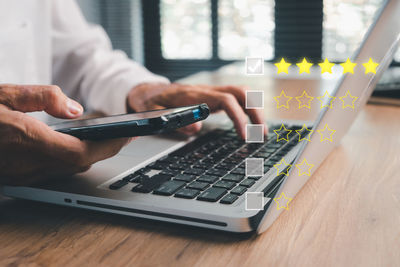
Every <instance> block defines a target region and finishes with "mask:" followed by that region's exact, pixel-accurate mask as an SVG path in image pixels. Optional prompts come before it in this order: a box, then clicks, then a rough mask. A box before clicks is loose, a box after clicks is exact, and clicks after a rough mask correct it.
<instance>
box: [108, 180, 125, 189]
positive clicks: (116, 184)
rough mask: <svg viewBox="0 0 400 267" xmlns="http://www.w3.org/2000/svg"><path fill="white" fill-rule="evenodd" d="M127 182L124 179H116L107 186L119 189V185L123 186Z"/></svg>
mask: <svg viewBox="0 0 400 267" xmlns="http://www.w3.org/2000/svg"><path fill="white" fill-rule="evenodd" d="M127 184H128V181H126V180H118V181H116V182H114V183H112V184H110V186H109V188H110V189H111V190H117V189H120V188H121V187H123V186H125V185H127Z"/></svg>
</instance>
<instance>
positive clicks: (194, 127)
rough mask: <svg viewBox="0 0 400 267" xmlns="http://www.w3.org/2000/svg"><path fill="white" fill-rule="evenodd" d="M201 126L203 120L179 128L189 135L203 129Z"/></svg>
mask: <svg viewBox="0 0 400 267" xmlns="http://www.w3.org/2000/svg"><path fill="white" fill-rule="evenodd" d="M201 127H202V123H201V121H198V122H195V123H193V124H190V125H188V126H185V127H183V128H180V129H178V131H179V132H182V133H184V134H187V135H192V134H196V133H198V132H199V131H200V130H201Z"/></svg>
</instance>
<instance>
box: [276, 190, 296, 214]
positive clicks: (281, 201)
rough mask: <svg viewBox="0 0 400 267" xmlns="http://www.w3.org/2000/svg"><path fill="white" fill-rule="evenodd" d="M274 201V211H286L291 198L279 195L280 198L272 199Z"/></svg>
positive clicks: (282, 194) (283, 194)
mask: <svg viewBox="0 0 400 267" xmlns="http://www.w3.org/2000/svg"><path fill="white" fill-rule="evenodd" d="M274 201H275V202H276V209H277V210H280V209H282V208H283V209H285V210H288V209H289V203H290V201H292V198H290V197H286V196H285V193H283V192H282V193H281V195H280V197H278V198H274Z"/></svg>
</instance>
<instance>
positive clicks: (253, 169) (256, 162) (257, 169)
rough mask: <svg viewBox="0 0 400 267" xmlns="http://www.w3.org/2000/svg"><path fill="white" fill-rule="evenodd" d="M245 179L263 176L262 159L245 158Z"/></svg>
mask: <svg viewBox="0 0 400 267" xmlns="http://www.w3.org/2000/svg"><path fill="white" fill-rule="evenodd" d="M245 173H246V177H247V176H251V177H256V176H263V175H264V159H263V158H246V161H245Z"/></svg>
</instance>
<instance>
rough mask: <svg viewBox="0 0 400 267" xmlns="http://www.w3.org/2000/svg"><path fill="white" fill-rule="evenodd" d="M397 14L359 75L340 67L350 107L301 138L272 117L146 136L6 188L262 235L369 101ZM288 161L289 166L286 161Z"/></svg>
mask: <svg viewBox="0 0 400 267" xmlns="http://www.w3.org/2000/svg"><path fill="white" fill-rule="evenodd" d="M399 16H400V1H397V0H389V1H387V3H386V4H385V5H384V6H383V7H382V9H381V10H380V12H379V14H378V15H377V19H376V20H375V22H374V23H373V25H372V26H371V28H370V30H369V31H368V33H367V34H366V37H365V39H364V41H363V43H362V45H361V47H360V48H359V50H358V51H357V53H356V54H355V56H354V57H353V58H352V61H353V62H356V63H357V67H356V71H355V73H354V74H346V75H343V77H341V79H340V81H339V82H338V84H337V86H336V88H335V90H334V91H333V92H332V93H331V95H332V96H335V97H337V98H338V97H340V96H344V95H345V94H346V92H347V91H348V90H349V91H350V92H351V95H352V96H357V97H358V99H357V101H356V102H355V106H354V109H343V108H342V105H341V102H339V101H338V102H336V104H334V105H333V107H332V108H328V107H325V108H323V109H321V112H320V114H319V116H318V119H317V120H316V121H315V122H313V123H306V126H307V127H309V129H311V128H312V129H313V132H312V133H311V134H310V135H308V137H309V138H310V139H309V140H310V141H308V140H306V139H307V138H305V139H304V140H302V141H299V138H298V135H297V134H295V132H296V130H297V131H298V133H299V135H300V134H301V133H304V132H301V129H302V127H303V124H304V122H293V121H291V122H289V121H287V122H286V121H284V122H278V123H275V124H274V123H272V124H270V127H271V130H270V131H271V133H270V134H269V136H268V137H269V138H266V139H265V141H264V142H262V143H246V142H244V141H242V140H240V139H239V138H238V137H237V135H236V133H235V132H234V131H233V130H232V128H231V126H229V125H228V126H226V125H219V126H218V127H217V128H215V127H214V128H213V127H208V129H207V130H205V131H204V133H203V134H202V135H199V136H197V137H193V138H190V139H189V140H178V139H176V138H174V137H172V136H151V137H143V138H140V139H138V140H137V141H134V142H133V143H132V144H131V145H129V146H128V147H126V148H124V149H123V150H122V151H121V153H119V154H118V155H117V156H115V157H113V158H111V159H108V160H104V161H102V162H99V163H96V164H95V165H93V167H92V168H91V169H90V170H89V171H87V172H85V173H82V174H78V175H75V176H73V177H64V178H62V177H54V179H49V180H47V181H46V182H42V183H40V184H36V185H34V186H29V187H14V186H3V187H2V188H1V192H2V193H3V194H4V195H7V196H10V197H16V198H22V199H30V200H36V201H43V202H48V203H54V204H60V205H66V206H70V207H77V208H85V209H92V210H97V211H103V212H109V213H117V214H123V215H128V216H135V217H142V218H147V219H153V220H161V221H168V222H174V223H180V224H187V225H193V226H198V227H205V228H212V229H218V230H223V231H230V232H251V231H253V232H257V233H261V232H263V231H265V230H266V229H267V228H268V227H269V226H270V225H271V224H272V223H273V222H274V221H275V220H276V219H277V217H278V216H279V214H280V213H281V212H282V211H284V210H286V208H287V207H288V206H285V204H279V201H281V200H285V199H286V200H288V199H291V198H294V197H295V195H296V193H297V192H298V191H299V190H300V189H301V188H302V186H303V185H304V184H305V183H306V182H307V180H308V179H309V178H310V177H311V175H312V173H313V172H314V171H315V170H316V169H317V168H318V166H319V165H320V164H321V163H322V162H323V161H324V159H325V158H326V157H327V155H328V154H329V153H330V152H331V151H332V149H333V148H334V147H335V146H337V145H338V144H339V142H340V139H341V138H342V136H343V135H344V134H345V133H346V132H347V130H348V129H349V127H350V126H351V124H352V122H353V121H354V120H355V118H356V116H357V114H358V112H359V111H360V110H361V109H362V108H363V106H364V105H365V103H366V101H367V100H368V98H369V96H370V95H371V92H372V90H373V88H374V86H375V84H376V82H377V80H379V78H380V76H381V75H382V73H383V71H384V70H385V69H386V68H387V67H388V65H389V64H390V62H391V61H392V57H393V54H394V52H395V50H396V49H397V47H398V41H399V33H400V20H399V19H398V17H399ZM370 58H372V59H373V61H374V62H378V63H379V66H378V68H377V71H376V74H371V73H369V74H364V71H363V67H362V64H363V63H365V62H367V61H368V60H369V59H370ZM282 123H283V124H284V125H285V127H286V128H287V129H289V130H292V133H291V134H290V135H289V139H288V140H287V141H286V140H281V141H279V142H277V139H276V135H275V133H274V132H273V131H272V130H274V129H275V130H277V129H279V128H280V127H281V124H282ZM325 125H328V126H329V129H334V130H335V132H334V135H333V139H332V140H331V141H327V140H324V141H323V142H321V135H320V134H319V133H317V131H318V130H320V129H323V128H324V126H325ZM303 130H304V129H303ZM246 158H263V159H264V160H263V161H262V162H263V166H264V167H263V169H264V170H263V175H253V174H251V173H250V174H249V173H247V174H246V168H245V165H246V163H245V162H246ZM282 159H283V160H284V162H285V163H287V164H288V165H286V164H279V163H282ZM304 160H306V162H307V163H309V164H313V166H314V167H313V168H311V169H309V170H307V173H306V174H305V173H301V172H299V171H298V170H297V169H296V168H295V167H294V166H296V164H301V163H303V161H304ZM289 164H290V165H289ZM290 166H292V167H290ZM260 196H261V198H260ZM250 199H251V201H254V200H257V199H262V202H260V203H261V207H259V208H251V207H249V203H250ZM253 204H254V203H253ZM256 204H257V203H256ZM280 205H282V206H280ZM286 205H287V203H286ZM282 207H284V208H282ZM289 207H290V205H289ZM287 212H290V209H289V210H288V211H287Z"/></svg>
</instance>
